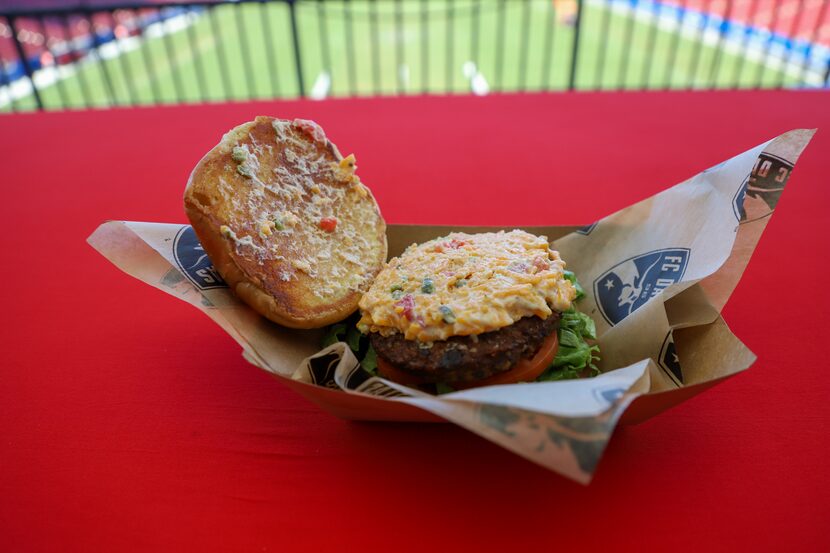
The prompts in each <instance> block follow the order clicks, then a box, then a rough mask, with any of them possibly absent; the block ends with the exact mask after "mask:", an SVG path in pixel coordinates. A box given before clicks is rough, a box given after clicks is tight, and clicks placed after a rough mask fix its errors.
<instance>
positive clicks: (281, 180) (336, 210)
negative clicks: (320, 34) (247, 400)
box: [184, 117, 386, 328]
mask: <svg viewBox="0 0 830 553" xmlns="http://www.w3.org/2000/svg"><path fill="white" fill-rule="evenodd" d="M355 169H356V165H355V159H354V156H352V155H350V156H348V157H346V158H343V156H341V155H340V152H339V151H338V150H337V147H336V146H335V145H334V144H332V143H331V142H330V141H329V140H328V139H327V138H326V135H325V133H324V132H323V129H322V128H320V126H318V125H317V124H316V123H314V122H313V121H306V120H302V119H295V120H293V121H286V120H282V119H275V118H272V117H257V118H256V119H255V120H254V121H252V122H249V123H245V124H243V125H240V126H238V127H236V128H235V129H233V130H231V131H230V132H228V133H227V134H226V135H225V136H224V137H223V138H222V141H221V142H220V143H219V144H218V145H217V146H216V147H214V148H213V149H212V150H211V151H209V152H208V153H207V154H206V155H205V157H203V158H202V160H201V161H200V162H199V164H198V165H196V168H195V169H193V172H192V173H191V175H190V179H189V180H188V183H187V188H186V189H185V193H184V207H185V212H186V213H187V217H188V218H189V219H190V222H191V224H192V225H193V230H194V231H195V232H196V235H197V236H198V237H199V240H200V241H201V243H202V246H203V247H204V249H205V252H206V253H207V254H208V256H209V257H210V259H211V260H212V261H213V264H214V266H215V267H216V269H217V270H218V271H219V273H220V274H221V275H222V277H223V278H224V279H225V280H226V281H227V283H228V285H229V286H230V287H231V288H232V289H233V290H234V292H236V294H237V295H238V296H239V297H240V298H241V299H242V300H243V301H244V302H246V303H247V304H248V305H250V306H251V307H253V308H254V309H255V310H256V311H258V312H259V313H261V314H262V315H264V316H265V317H267V318H268V319H270V320H272V321H274V322H276V323H279V324H281V325H285V326H288V327H292V328H317V327H321V326H325V325H328V324H331V323H333V322H337V321H340V320H342V319H344V318H346V317H347V316H348V315H349V314H351V313H352V312H353V311H354V310H355V309H356V308H357V303H358V301H359V300H360V297H361V296H362V295H363V293H364V292H365V291H366V290H368V288H369V286H370V285H371V283H372V280H373V279H374V277H375V275H377V273H378V272H379V271H380V269H381V267H382V266H383V263H384V261H385V260H386V224H385V223H384V221H383V218H382V217H381V214H380V209H379V208H378V205H377V203H376V202H375V199H374V197H373V196H372V193H371V192H370V191H369V189H368V188H366V187H365V186H364V185H363V184H362V183H361V182H360V179H358V177H357V175H356V174H355Z"/></svg>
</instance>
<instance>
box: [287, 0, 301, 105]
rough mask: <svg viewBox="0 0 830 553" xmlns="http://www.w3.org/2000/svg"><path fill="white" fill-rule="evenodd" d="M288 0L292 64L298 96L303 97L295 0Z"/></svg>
mask: <svg viewBox="0 0 830 553" xmlns="http://www.w3.org/2000/svg"><path fill="white" fill-rule="evenodd" d="M287 1H288V12H289V14H290V16H291V42H292V43H293V44H294V65H295V66H296V68H297V85H298V86H299V88H300V97H302V98H304V97H305V84H304V83H303V59H302V56H301V55H300V37H299V32H298V31H297V12H296V9H297V6H296V0H287Z"/></svg>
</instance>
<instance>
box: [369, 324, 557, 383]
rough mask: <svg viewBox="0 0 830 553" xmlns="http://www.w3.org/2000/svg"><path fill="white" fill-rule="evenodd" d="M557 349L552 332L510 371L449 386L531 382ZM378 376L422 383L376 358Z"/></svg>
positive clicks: (546, 365) (402, 381) (539, 373)
mask: <svg viewBox="0 0 830 553" xmlns="http://www.w3.org/2000/svg"><path fill="white" fill-rule="evenodd" d="M558 349H559V337H558V333H557V332H553V333H552V334H551V335H550V336H548V337H547V338H545V341H544V342H542V345H541V347H539V351H537V352H536V355H534V356H533V357H532V358H530V359H521V360H520V361H519V362H518V363H516V365H514V366H513V368H512V369H509V370H507V371H504V372H502V373H499V374H494V375H493V376H490V377H488V378H484V379H482V380H476V381H475V382H451V383H449V384H450V386H452V387H453V388H456V389H458V390H466V389H467V388H479V387H481V386H493V385H495V384H513V383H515V382H532V381H534V380H536V379H537V378H538V377H539V375H541V374H542V373H543V372H545V370H546V369H547V368H548V367H550V364H551V363H553V358H554V357H556V351H557V350H558ZM378 374H380V376H382V377H383V378H386V379H388V380H394V381H395V382H399V383H401V384H404V385H405V386H412V387H418V386H419V385H421V384H423V383H424V381H423V380H421V379H420V378H418V377H417V376H414V375H412V374H409V373H408V372H406V371H402V370H401V369H399V368H397V367H395V366H393V365H392V364H390V363H388V362H387V361H385V360H384V359H383V358H382V357H380V356H378Z"/></svg>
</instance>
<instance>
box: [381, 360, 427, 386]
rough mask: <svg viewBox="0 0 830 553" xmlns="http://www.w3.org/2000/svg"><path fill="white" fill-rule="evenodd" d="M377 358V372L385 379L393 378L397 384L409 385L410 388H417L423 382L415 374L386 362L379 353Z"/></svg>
mask: <svg viewBox="0 0 830 553" xmlns="http://www.w3.org/2000/svg"><path fill="white" fill-rule="evenodd" d="M377 360H378V374H379V375H380V376H382V377H383V378H385V379H386V380H393V381H395V382H398V383H399V384H403V385H404V386H409V387H411V388H417V387H418V386H420V385H421V384H423V383H424V381H423V380H421V379H420V378H418V377H417V376H415V375H413V374H409V373H408V372H406V371H402V370H400V369H399V368H397V367H396V366H394V365H392V364H391V363H388V362H386V360H385V359H383V358H382V357H381V356H380V355H378V357H377Z"/></svg>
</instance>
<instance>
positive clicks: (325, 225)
mask: <svg viewBox="0 0 830 553" xmlns="http://www.w3.org/2000/svg"><path fill="white" fill-rule="evenodd" d="M320 228H321V229H323V230H324V231H326V232H334V229H336V228H337V219H335V218H334V217H323V218H322V219H320Z"/></svg>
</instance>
